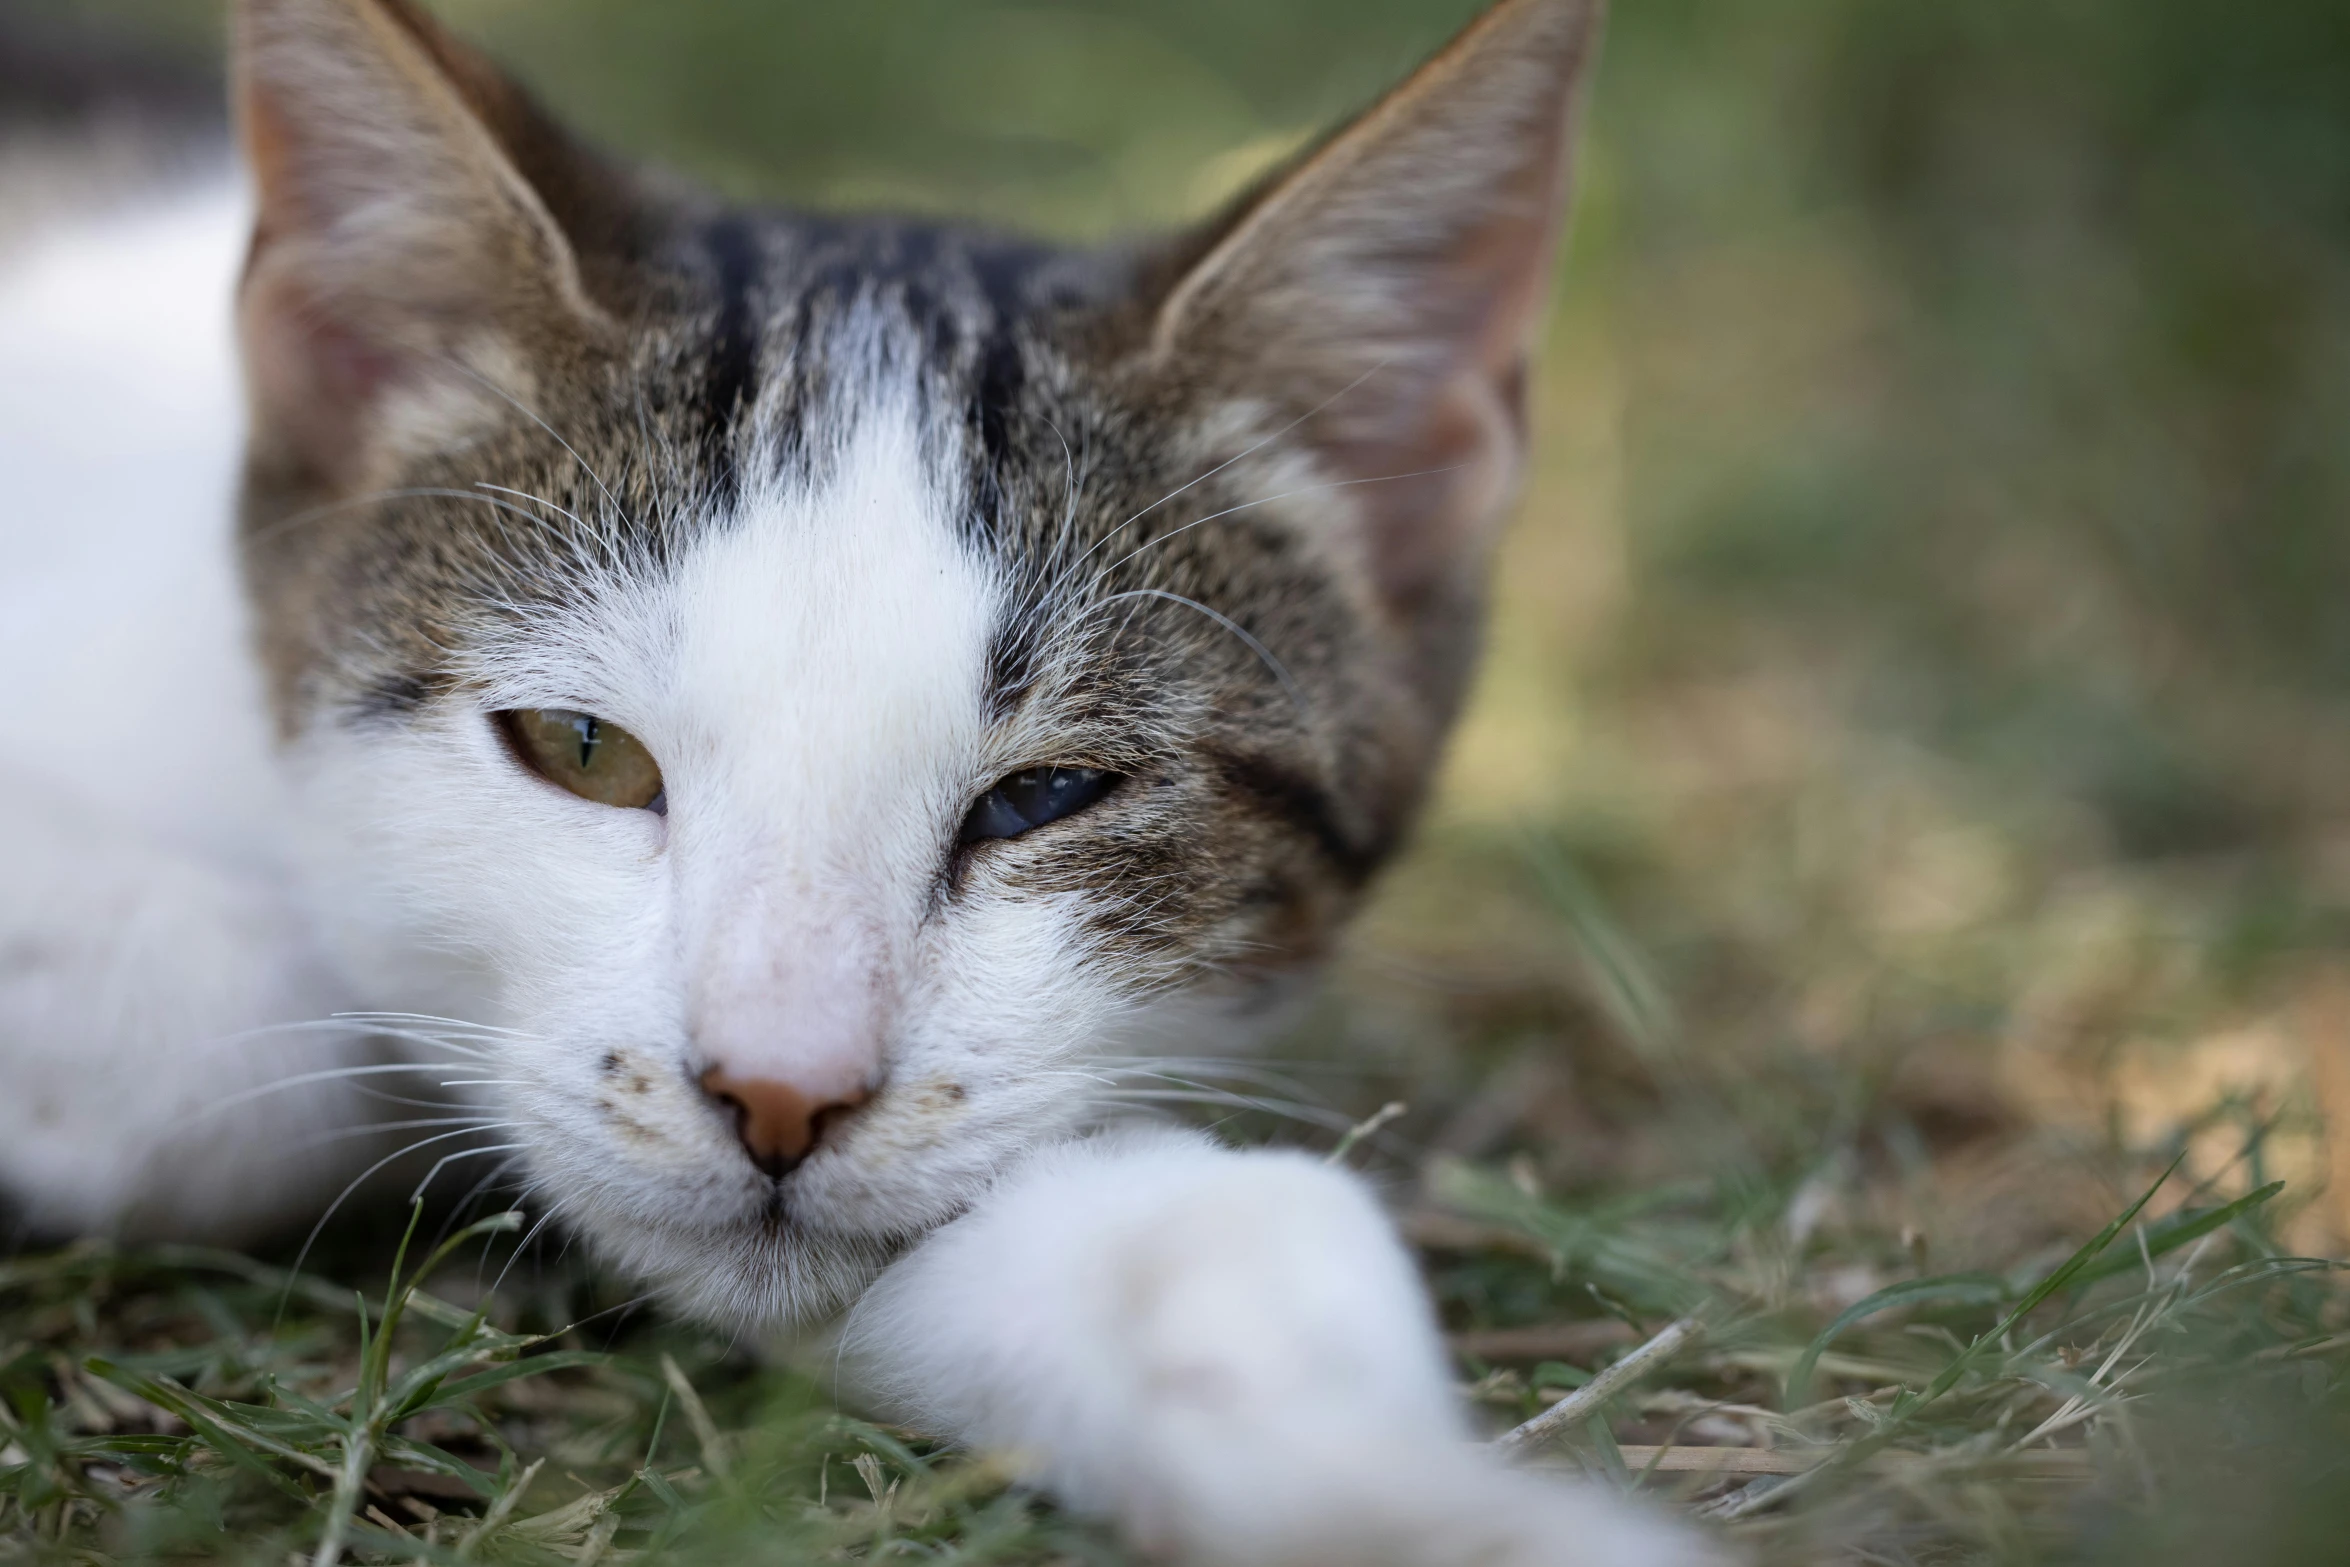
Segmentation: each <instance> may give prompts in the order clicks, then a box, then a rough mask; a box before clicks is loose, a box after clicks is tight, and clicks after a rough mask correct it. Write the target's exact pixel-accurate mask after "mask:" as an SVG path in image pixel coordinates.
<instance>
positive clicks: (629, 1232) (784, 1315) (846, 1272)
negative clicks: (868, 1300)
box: [574, 1213, 902, 1329]
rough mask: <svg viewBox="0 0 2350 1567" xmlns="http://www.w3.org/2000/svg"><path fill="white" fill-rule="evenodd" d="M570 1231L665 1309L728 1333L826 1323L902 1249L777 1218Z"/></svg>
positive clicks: (613, 1224)
mask: <svg viewBox="0 0 2350 1567" xmlns="http://www.w3.org/2000/svg"><path fill="white" fill-rule="evenodd" d="M574 1223H575V1225H577V1227H578V1228H580V1229H581V1230H582V1231H583V1232H584V1234H585V1236H586V1238H587V1239H588V1241H589V1242H590V1244H591V1245H593V1247H594V1248H595V1250H596V1252H597V1253H598V1254H599V1255H600V1256H601V1257H602V1258H603V1259H604V1260H605V1261H606V1262H608V1263H610V1264H611V1265H612V1266H614V1267H616V1268H618V1269H619V1270H621V1271H622V1272H623V1273H625V1274H626V1275H627V1276H628V1277H629V1278H630V1279H632V1280H637V1281H641V1282H642V1283H643V1284H645V1285H646V1286H648V1287H649V1288H650V1290H651V1292H652V1293H654V1294H655V1295H657V1296H658V1297H659V1298H660V1299H661V1300H662V1301H663V1302H664V1303H665V1304H666V1305H667V1306H668V1307H669V1308H670V1309H671V1310H673V1311H676V1312H678V1313H680V1314H682V1315H685V1316H690V1317H694V1318H696V1319H698V1320H700V1321H703V1322H707V1323H710V1324H712V1325H715V1326H719V1327H724V1328H728V1329H774V1328H788V1327H793V1326H798V1325H802V1324H807V1323H812V1322H817V1321H821V1320H823V1319H825V1318H827V1317H830V1316H833V1315H834V1314H836V1313H838V1312H840V1311H842V1310H844V1309H846V1308H847V1307H848V1306H849V1304H850V1303H851V1302H853V1301H854V1300H855V1299H856V1298H857V1297H858V1296H859V1295H860V1294H861V1293H863V1291H864V1289H865V1287H866V1286H867V1285H869V1284H870V1283H872V1282H873V1279H874V1277H875V1275H877V1274H878V1273H880V1271H881V1270H882V1268H883V1267H884V1266H886V1265H887V1264H888V1262H889V1260H890V1259H891V1258H892V1257H893V1256H894V1255H896V1253H897V1252H898V1250H899V1249H900V1248H901V1245H902V1242H900V1241H899V1240H896V1239H894V1238H889V1237H881V1236H867V1235H855V1234H843V1233H839V1232H833V1231H826V1230H819V1229H813V1228H809V1227H806V1226H802V1225H799V1224H795V1223H793V1222H792V1221H791V1220H790V1219H789V1218H787V1217H785V1216H783V1215H782V1214H781V1213H770V1214H765V1215H761V1216H759V1217H756V1218H751V1219H746V1220H744V1221H742V1222H740V1223H736V1224H730V1225H718V1226H707V1225H697V1226H682V1225H665V1224H658V1223H644V1222H641V1221H636V1220H616V1221H614V1220H607V1221H604V1222H596V1221H595V1220H592V1219H591V1220H589V1221H588V1222H585V1223H581V1222H580V1221H578V1220H574Z"/></svg>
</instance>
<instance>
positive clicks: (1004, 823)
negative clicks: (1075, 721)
mask: <svg viewBox="0 0 2350 1567" xmlns="http://www.w3.org/2000/svg"><path fill="white" fill-rule="evenodd" d="M1114 781H1115V780H1114V779H1113V778H1112V777H1111V776H1110V774H1108V773H1105V772H1103V771H1102V770H1101V769H1100V768H1098V767H1024V768H1022V769H1021V770H1020V771H1019V772H1016V773H1011V774H1008V775H1007V776H1005V777H1004V778H1003V779H1001V780H1000V781H999V782H998V783H997V784H996V786H995V787H994V788H992V789H990V790H988V791H987V793H985V794H983V795H981V796H980V797H979V801H978V803H977V804H975V805H973V806H972V807H971V814H970V815H969V816H967V817H965V818H964V819H963V832H962V841H963V842H964V843H981V842H985V841H986V840H988V839H991V838H1017V837H1019V836H1020V835H1021V834H1022V833H1026V832H1032V831H1034V830H1035V829H1036V828H1039V827H1042V826H1044V825H1045V824H1047V823H1048V822H1056V821H1059V820H1060V819H1061V818H1062V817H1064V816H1072V815H1075V814H1076V813H1077V812H1079V811H1082V810H1084V809H1085V808H1086V807H1087V806H1089V805H1091V804H1093V802H1094V801H1096V800H1098V799H1100V798H1101V797H1102V796H1103V795H1104V794H1106V793H1107V792H1108V791H1109V787H1110V785H1111V784H1112V783H1113V782H1114Z"/></svg>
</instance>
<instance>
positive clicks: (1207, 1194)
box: [843, 1129, 1718, 1567]
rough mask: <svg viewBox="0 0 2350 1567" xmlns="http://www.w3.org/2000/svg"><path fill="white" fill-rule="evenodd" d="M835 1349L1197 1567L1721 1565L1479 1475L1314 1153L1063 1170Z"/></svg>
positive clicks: (1417, 1295) (1132, 1145)
mask: <svg viewBox="0 0 2350 1567" xmlns="http://www.w3.org/2000/svg"><path fill="white" fill-rule="evenodd" d="M843 1350H844V1354H845V1358H846V1360H847V1363H848V1364H849V1365H850V1366H851V1367H852V1368H853V1369H854V1370H855V1371H856V1372H857V1373H858V1374H859V1375H860V1376H861V1377H862V1379H863V1380H864V1381H865V1382H866V1383H867V1385H868V1387H869V1389H870V1391H871V1392H872V1393H873V1394H875V1395H876V1396H878V1397H880V1398H881V1399H883V1400H884V1401H885V1402H886V1403H887V1404H888V1405H889V1406H891V1407H892V1408H894V1409H895V1411H896V1412H897V1413H898V1414H899V1415H900V1417H901V1418H904V1419H908V1420H911V1421H913V1422H914V1423H916V1424H918V1425H920V1426H922V1427H923V1428H925V1429H928V1430H935V1431H942V1432H946V1433H948V1434H950V1435H952V1436H954V1437H955V1438H957V1439H958V1440H960V1441H963V1442H966V1443H970V1444H972V1445H975V1446H979V1447H982V1448H987V1449H991V1450H994V1451H996V1452H998V1453H1000V1454H1002V1455H1004V1456H1005V1457H1006V1458H1008V1459H1009V1460H1010V1461H1011V1462H1012V1463H1013V1464H1015V1465H1016V1466H1017V1467H1018V1468H1020V1469H1022V1470H1024V1471H1025V1472H1026V1473H1027V1474H1028V1475H1029V1476H1030V1477H1032V1478H1033V1479H1035V1480H1037V1481H1039V1482H1041V1483H1043V1484H1045V1485H1047V1486H1049V1487H1050V1488H1051V1489H1053V1490H1054V1491H1055V1492H1057V1493H1058V1494H1059V1495H1061V1496H1062V1497H1063V1498H1064V1499H1065V1500H1066V1501H1068V1502H1069V1503H1070V1504H1071V1505H1073V1506H1075V1507H1077V1508H1079V1509H1081V1510H1084V1511H1088V1512H1093V1513H1096V1514H1099V1515H1102V1516H1106V1517H1109V1518H1112V1519H1115V1520H1116V1521H1117V1522H1118V1523H1119V1524H1120V1525H1121V1526H1122V1527H1123V1529H1124V1530H1125V1532H1126V1533H1127V1534H1128V1535H1129V1536H1130V1537H1132V1538H1134V1539H1136V1540H1138V1541H1140V1542H1141V1543H1143V1544H1144V1545H1145V1546H1146V1547H1152V1548H1156V1549H1160V1550H1164V1551H1167V1552H1169V1553H1171V1554H1175V1555H1178V1556H1180V1557H1182V1558H1183V1559H1185V1560H1197V1561H1205V1562H1219V1563H1235V1564H1240V1563H1247V1564H1275V1563H1278V1564H1283V1567H1308V1564H1312V1567H1382V1564H1387V1567H1405V1564H1412V1567H1428V1564H1437V1563H1443V1564H1455V1563H1457V1564H1461V1567H1468V1564H1471V1563H1474V1564H1478V1567H1535V1564H1556V1567H1678V1564H1691V1567H1694V1564H1697V1563H1701V1562H1709V1561H1716V1560H1718V1558H1717V1557H1716V1556H1715V1555H1714V1554H1713V1553H1712V1552H1711V1551H1710V1550H1709V1549H1708V1548H1706V1547H1705V1546H1704V1545H1703V1544H1702V1543H1700V1542H1699V1541H1697V1540H1696V1539H1695V1538H1693V1537H1692V1536H1690V1535H1687V1534H1685V1533H1683V1532H1682V1531H1681V1530H1680V1529H1678V1528H1677V1527H1674V1526H1671V1525H1668V1524H1667V1523H1666V1522H1665V1521H1664V1520H1662V1519H1661V1518H1658V1519H1651V1518H1649V1517H1647V1516H1644V1515H1643V1514H1641V1513H1639V1512H1637V1511H1634V1510H1631V1509H1628V1508H1625V1507H1623V1506H1621V1505H1620V1504H1618V1503H1616V1502H1614V1501H1613V1500H1612V1499H1610V1498H1608V1497H1605V1496H1603V1495H1602V1494H1601V1493H1599V1492H1598V1491H1596V1490H1593V1489H1590V1488H1585V1487H1576V1486H1570V1485H1564V1484H1557V1483H1546V1482H1544V1481H1540V1480H1536V1479H1534V1478H1532V1477H1530V1476H1524V1475H1519V1474H1513V1473H1511V1472H1509V1471H1508V1470H1506V1469H1504V1468H1502V1467H1501V1466H1500V1465H1498V1464H1496V1463H1494V1462H1492V1461H1491V1460H1490V1459H1488V1458H1487V1457H1485V1456H1484V1455H1483V1454H1481V1453H1479V1452H1478V1451H1477V1450H1476V1449H1475V1448H1474V1447H1473V1446H1472V1445H1471V1444H1470V1442H1469V1439H1468V1432H1467V1429H1466V1425H1465V1422H1464V1420H1463V1419H1462V1414H1461V1410H1460V1407H1459V1404H1458V1402H1457V1400H1456V1398H1455V1396H1454V1393H1453V1390H1452V1387H1451V1382H1450V1379H1449V1378H1448V1377H1447V1375H1446V1373H1445V1365H1444V1352H1443V1346H1442V1344H1441V1342H1440V1340H1439V1339H1438V1337H1437V1334H1436V1330H1435V1323H1434V1321H1433V1320H1432V1318H1431V1316H1430V1313H1429V1310H1428V1306H1427V1303H1426V1300H1425V1298H1424V1297H1423V1295H1422V1293H1421V1290H1420V1287H1419V1281H1418V1279H1417V1278H1416V1277H1415V1276H1414V1273H1413V1269H1412V1262H1411V1258H1410V1257H1409V1256H1408V1255H1407V1254H1406V1253H1405V1251H1404V1250H1403V1248H1402V1247H1401V1246H1400V1245H1399V1244H1397V1242H1396V1239H1395V1236H1394V1233H1393V1231H1392V1230H1391V1229H1390V1228H1389V1226H1388V1223H1387V1220H1386V1218H1385V1216H1384V1215H1383V1214H1381V1212H1380V1211H1379V1207H1378V1204H1377V1203H1376V1202H1375V1201H1373V1200H1372V1198H1371V1196H1370V1194H1369V1193H1368V1192H1366V1191H1365V1190H1364V1189H1363V1187H1362V1185H1361V1183H1360V1182H1358V1181H1356V1180H1355V1179H1353V1178H1352V1177H1350V1176H1347V1175H1345V1174H1343V1173H1341V1172H1339V1171H1336V1170H1333V1169H1330V1168H1328V1167H1327V1166H1325V1165H1323V1164H1321V1163H1319V1162H1318V1161H1315V1160H1312V1159H1309V1158H1307V1157H1305V1156H1303V1155H1300V1154H1294V1153H1263V1152H1260V1153H1236V1152H1232V1151H1229V1150H1226V1149H1222V1148H1218V1147H1216V1146H1214V1145H1213V1144H1212V1143H1209V1142H1208V1141H1207V1140H1206V1139H1205V1138H1202V1137H1199V1136H1196V1135H1193V1134H1187V1133H1178V1132H1173V1131H1168V1130H1165V1129H1147V1130H1146V1129H1130V1130H1126V1131H1123V1132H1119V1133H1113V1134H1109V1135H1104V1136H1101V1137H1097V1138H1094V1139H1090V1140H1085V1141H1079V1142H1073V1143H1064V1144H1061V1145H1059V1146H1057V1147H1055V1148H1053V1149H1051V1150H1049V1151H1047V1152H1045V1153H1043V1154H1041V1155H1039V1156H1038V1157H1037V1158H1035V1159H1034V1160H1032V1161H1030V1162H1029V1163H1028V1164H1027V1165H1026V1166H1024V1167H1023V1168H1022V1169H1021V1170H1020V1172H1019V1173H1018V1174H1016V1175H1014V1176H1013V1177H1011V1178H1010V1179H1008V1180H1007V1181H1005V1182H1004V1183H1003V1185H1002V1186H1001V1187H999V1188H998V1189H997V1191H996V1192H995V1193H993V1194H992V1195H991V1197H990V1199H989V1201H988V1203H987V1204H986V1205H985V1206H984V1207H983V1208H981V1209H980V1210H979V1211H977V1212H974V1213H972V1214H970V1215H969V1216H967V1217H965V1218H962V1219H958V1220H956V1221H955V1222H954V1223H952V1224H949V1225H947V1226H945V1227H944V1228H942V1229H940V1230H939V1231H937V1232H936V1233H935V1234H933V1235H932V1236H931V1237H930V1238H929V1239H928V1240H926V1241H924V1242H923V1243H922V1245H921V1246H920V1247H919V1248H917V1249H916V1250H915V1251H914V1252H913V1253H912V1254H911V1255H909V1256H908V1257H906V1258H905V1260H903V1261H901V1262H899V1263H897V1264H896V1265H895V1266H893V1267H892V1268H891V1269H890V1270H889V1272H888V1273H886V1274H884V1275H883V1276H882V1279H881V1281H880V1282H879V1283H878V1284H877V1285H876V1286H875V1287H874V1288H873V1289H872V1290H871V1291H869V1292H868V1293H867V1294H866V1296H865V1298H864V1300H863V1302H862V1303H861V1304H860V1305H859V1306H858V1308H857V1310H856V1312H855V1313H854V1315H853V1316H852V1317H851V1319H850V1322H849V1325H848V1330H847V1333H846V1335H845V1337H844V1341H843Z"/></svg>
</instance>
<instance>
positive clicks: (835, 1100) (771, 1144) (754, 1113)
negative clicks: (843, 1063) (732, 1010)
mask: <svg viewBox="0 0 2350 1567" xmlns="http://www.w3.org/2000/svg"><path fill="white" fill-rule="evenodd" d="M702 1092H703V1093H705V1094H708V1095H709V1096H710V1098H711V1100H712V1101H713V1102H715V1103H716V1104H717V1105H718V1107H719V1108H720V1109H722V1110H724V1111H726V1112H727V1113H728V1114H729V1115H731V1116H733V1117H734V1133H735V1136H737V1137H739V1138H740V1139H742V1145H743V1151H744V1152H745V1153H747V1154H749V1155H750V1156H751V1163H753V1164H755V1165H757V1166H758V1167H759V1168H760V1169H762V1170H764V1171H766V1172H767V1173H768V1174H769V1175H772V1176H775V1177H778V1178H781V1177H783V1176H786V1175H789V1174H790V1173H791V1172H792V1171H793V1170H794V1169H795V1168H797V1167H798V1165H799V1163H800V1161H802V1160H803V1159H806V1158H807V1157H808V1155H809V1154H811V1153H813V1152H815V1150H816V1145H817V1144H818V1143H819V1142H821V1141H823V1139H824V1134H825V1132H826V1131H828V1130H830V1129H831V1128H832V1127H833V1126H834V1125H836V1124H837V1123H838V1122H840V1121H841V1120H843V1119H844V1118H846V1117H847V1115H848V1114H849V1112H850V1111H852V1110H854V1109H856V1108H857V1107H858V1106H859V1105H861V1104H863V1103H864V1102H865V1101H866V1099H867V1098H869V1097H870V1095H868V1093H867V1092H866V1091H865V1090H864V1089H862V1088H859V1089H854V1090H852V1091H849V1092H846V1093H832V1094H825V1093H810V1092H807V1091H806V1090H804V1089H801V1088H796V1087H794V1086H793V1085H792V1084H790V1083H784V1082H778V1081H776V1080H775V1079H774V1078H771V1077H735V1076H732V1075H730V1074H729V1073H728V1072H727V1071H726V1069H725V1068H723V1067H715V1066H714V1067H712V1068H710V1070H708V1071H707V1072H704V1073H703V1074H702Z"/></svg>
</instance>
